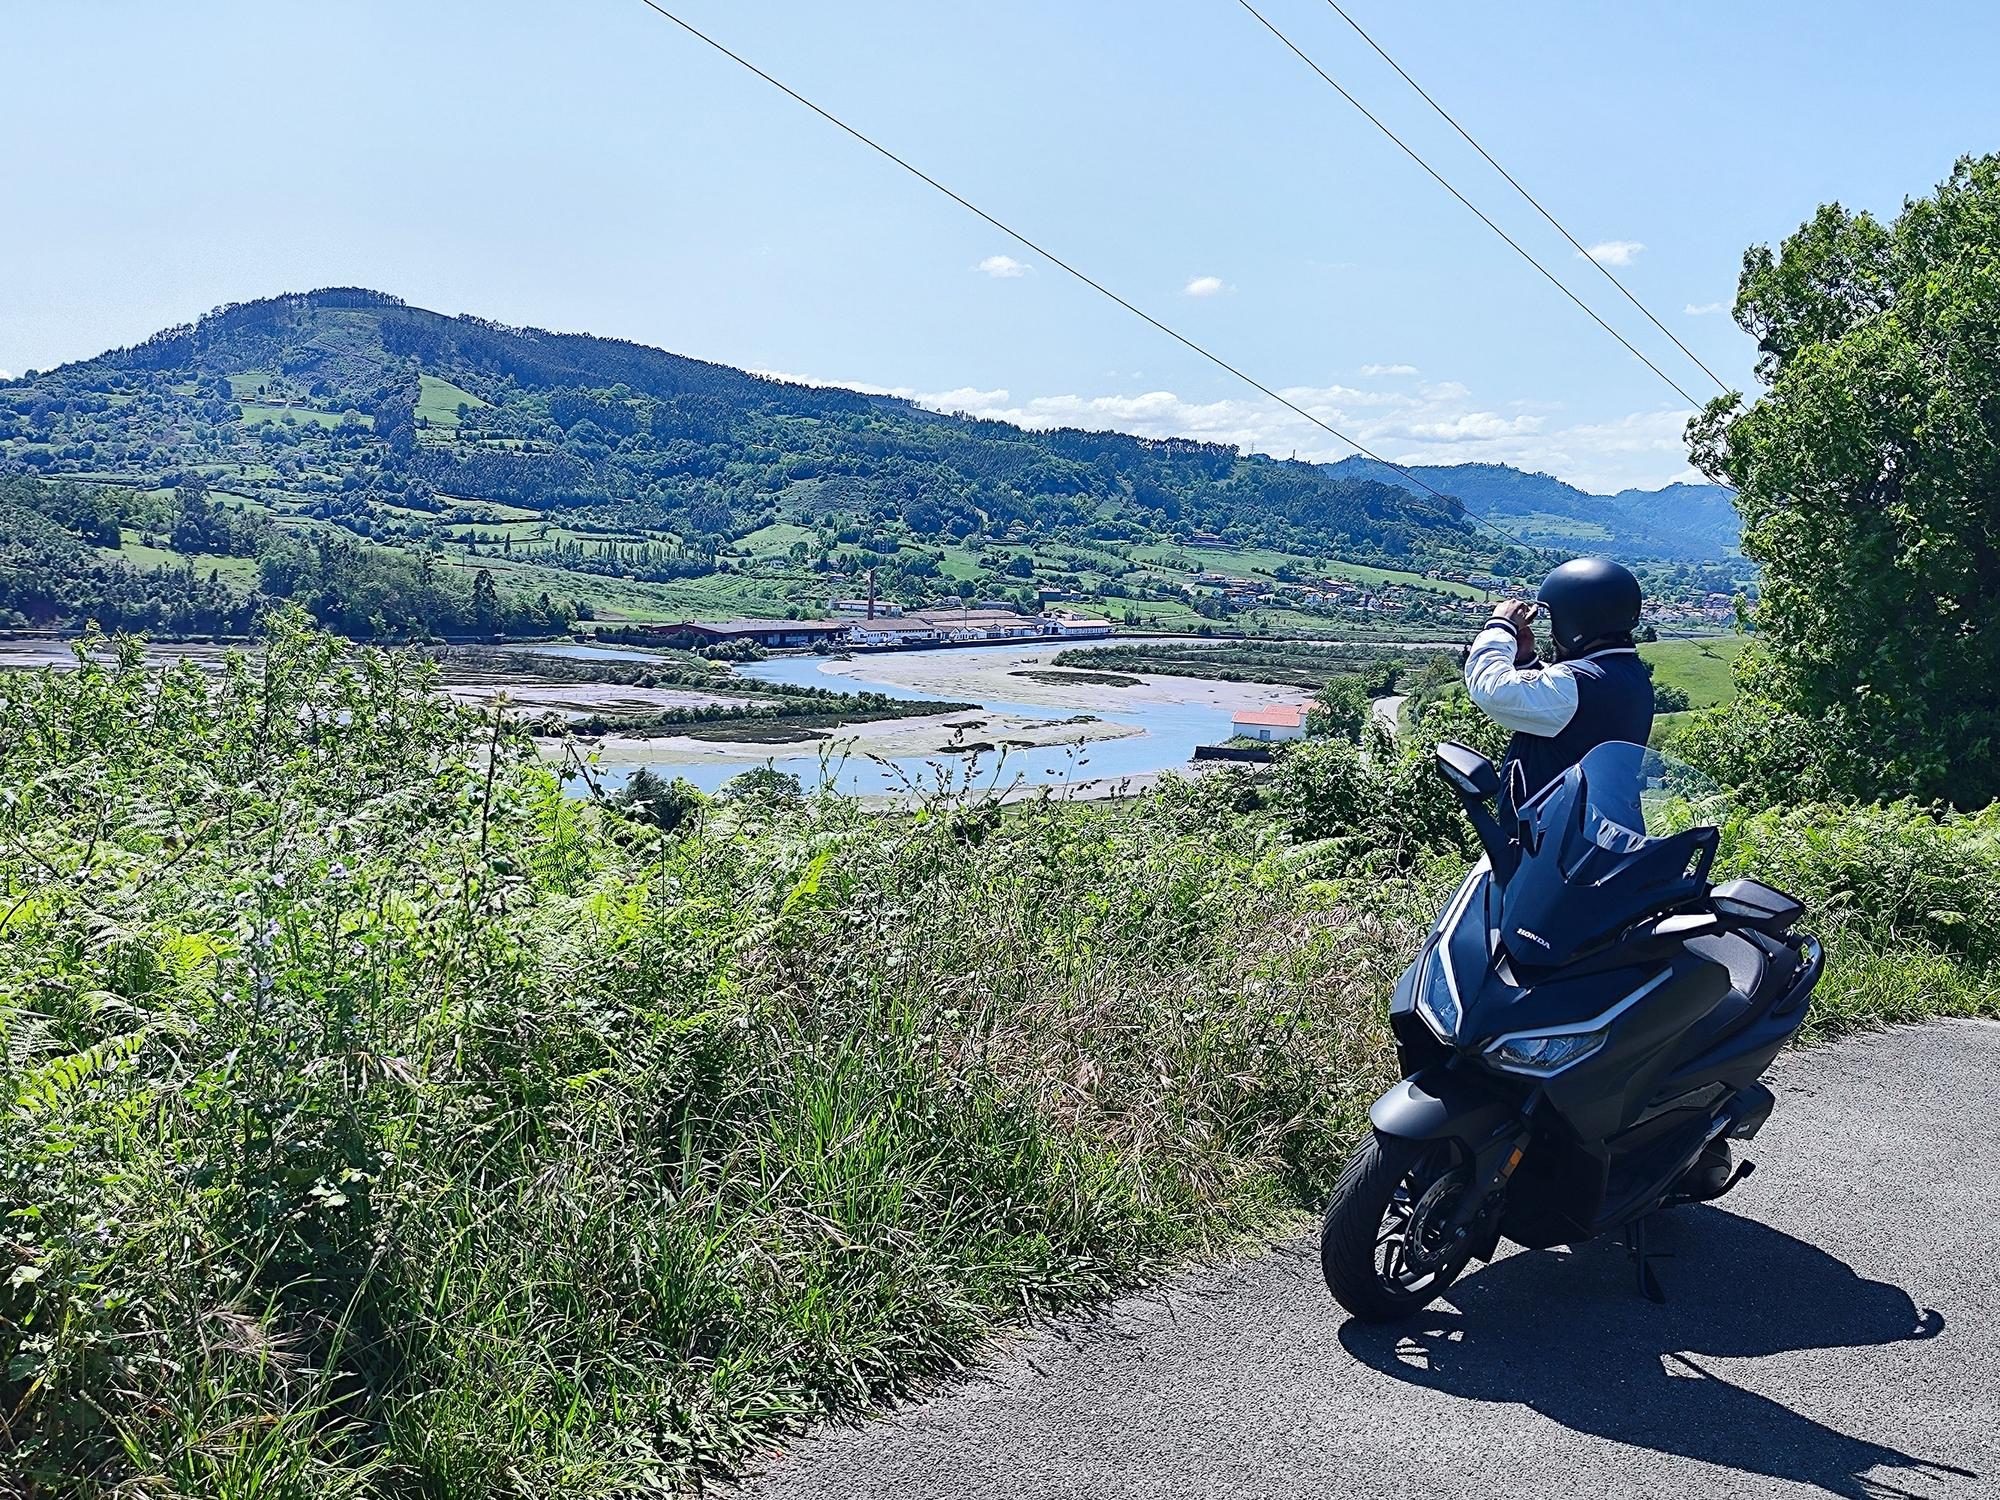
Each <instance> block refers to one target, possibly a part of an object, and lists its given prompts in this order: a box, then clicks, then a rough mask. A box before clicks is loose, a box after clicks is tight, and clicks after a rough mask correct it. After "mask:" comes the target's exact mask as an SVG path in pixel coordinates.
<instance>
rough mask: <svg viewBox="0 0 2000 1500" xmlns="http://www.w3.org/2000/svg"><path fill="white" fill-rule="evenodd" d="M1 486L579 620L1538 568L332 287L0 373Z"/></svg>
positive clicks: (1191, 608) (618, 348)
mask: <svg viewBox="0 0 2000 1500" xmlns="http://www.w3.org/2000/svg"><path fill="white" fill-rule="evenodd" d="M7 474H12V475H15V476H28V477H33V478H38V479H45V480H73V481H78V482H84V483H102V484H111V485H116V486H119V487H121V488H122V489H124V490H126V491H128V492H130V493H132V494H133V495H134V496H135V497H138V496H150V497H151V500H150V501H142V500H140V499H138V498H135V499H134V500H133V501H132V503H131V505H130V506H129V507H127V513H126V514H123V515H121V516H120V517H118V518H117V519H118V520H119V523H120V525H122V526H123V527H125V528H126V529H127V530H128V531H136V532H139V533H140V536H139V537H138V538H137V539H138V540H140V541H142V542H144V543H146V544H147V545H149V546H161V545H165V544H166V535H165V534H166V532H168V531H170V530H171V529H172V526H173V524H174V521H175V516H174V514H173V513H172V507H171V506H170V505H169V504H167V503H166V499H167V497H170V496H171V494H172V492H173V491H175V490H176V489H177V488H180V487H183V486H186V485H189V484H194V485H196V486H198V487H199V488H203V489H205V490H206V491H207V492H209V493H210V494H211V495H213V496H215V497H217V503H219V504H221V505H223V506H225V507H232V508H234V509H236V510H239V511H242V512H244V513H245V514H246V515H248V514H250V513H253V512H256V513H261V514H262V516H263V518H264V519H265V520H267V521H268V522H270V523H271V526H272V528H273V529H272V531H271V533H270V537H271V538H272V539H274V540H275V541H284V540H285V539H290V541H291V542H292V543H293V544H312V545H321V544H325V543H327V542H329V540H330V541H331V542H333V543H338V544H340V545H342V546H347V547H349V548H350V550H351V549H352V548H354V547H357V546H358V547H359V548H361V549H362V555H364V556H365V554H366V551H367V549H368V548H371V547H373V548H387V549H391V550H395V551H400V552H402V553H404V554H405V555H408V554H410V553H412V552H422V553H426V554H428V555H431V556H432V557H433V558H434V560H435V561H436V562H437V563H439V564H441V565H443V566H445V567H446V568H448V569H449V568H455V569H458V570H460V571H461V572H463V571H465V570H473V571H482V572H488V573H491V574H492V575H493V577H494V579H495V580H496V581H497V583H498V585H499V587H500V589H501V591H502V593H503V594H504V595H505V596H506V597H508V598H517V597H518V598H537V597H539V596H543V595H547V596H549V597H550V607H551V609H552V610H553V611H554V612H555V613H558V614H562V613H565V612H572V613H573V612H575V610H577V609H582V610H583V611H584V612H587V613H595V614H598V615H600V616H605V617H616V616H623V617H631V618H646V617H659V616H663V615H673V614H685V613H689V612H694V613H724V614H727V613H740V612H744V611H746V610H747V611H751V612H757V613H772V612H776V613H784V612H786V611H788V610H789V611H801V610H803V611H805V612H817V611H818V610H821V609H823V608H824V606H825V600H826V597H827V595H828V592H829V588H830V587H832V588H835V589H838V588H843V587H846V586H848V585H849V584H850V583H851V582H852V581H853V575H857V574H858V573H859V572H860V571H861V570H863V569H865V568H868V567H874V568H875V569H876V570H877V572H878V575H879V581H880V583H881V585H882V587H883V588H884V590H885V592H888V593H892V594H893V595H894V596H897V597H901V598H904V599H906V600H908V601H910V602H923V601H924V600H926V599H929V598H935V597H943V596H944V595H946V594H951V595H956V594H957V593H959V592H961V591H968V590H969V591H970V592H974V593H977V594H979V595H981V596H982V597H984V596H987V595H996V594H1006V595H1017V596H1019V597H1020V598H1021V599H1022V600H1023V601H1032V599H1033V598H1034V597H1035V592H1034V591H1035V590H1037V589H1043V588H1058V589H1062V590H1065V591H1066V592H1069V593H1070V594H1072V595H1073V596H1074V597H1077V598H1079V599H1083V600H1086V601H1090V602H1094V603H1095V604H1096V605H1097V606H1098V607H1100V608H1104V609H1106V610H1123V611H1126V612H1127V614H1128V617H1129V616H1136V617H1138V618H1140V619H1145V620H1149V621H1154V622H1157V623H1180V624H1187V623H1193V622H1196V621H1198V620H1199V618H1200V617H1201V615H1202V614H1203V613H1204V612H1212V611H1206V610H1205V608H1204V607H1203V606H1202V602H1201V601H1200V600H1198V599H1195V598H1194V596H1193V594H1192V591H1191V590H1190V589H1189V587H1188V585H1187V583H1186V577H1187V575H1188V574H1189V573H1190V572H1191V571H1196V570H1195V569H1192V568H1190V566H1189V565H1188V563H1187V561H1186V560H1185V558H1174V559H1163V558H1162V557H1160V556H1159V555H1158V554H1157V553H1155V554H1153V555H1146V556H1142V555H1139V549H1140V548H1141V547H1157V546H1158V544H1160V543H1162V542H1175V541H1181V542H1187V543H1190V544H1195V545H1206V546H1215V547H1227V548H1233V549H1236V550H1239V551H1241V550H1246V549H1247V550H1262V551H1264V552H1268V553H1271V554H1274V555H1281V556H1282V557H1284V558H1286V559H1290V560H1293V561H1295V562H1296V563H1298V564H1299V565H1300V567H1301V569H1302V570H1305V571H1311V569H1312V566H1313V565H1314V564H1315V563H1317V564H1319V565H1320V566H1321V568H1322V569H1323V570H1327V571H1330V569H1327V568H1326V565H1328V564H1331V563H1333V562H1336V561H1338V562H1344V563H1346V564H1349V565H1362V566H1372V567H1378V568H1385V569H1391V570H1395V571H1397V572H1399V573H1401V574H1404V575H1413V574H1420V573H1421V572H1422V571H1424V570H1425V569H1427V568H1432V567H1451V568H1453V569H1454V570H1463V569H1467V568H1478V569H1489V570H1490V569H1494V568H1500V569H1503V570H1510V571H1511V570H1514V569H1520V570H1522V571H1530V570H1532V559H1530V558H1528V557H1527V555H1526V554H1524V553H1521V552H1520V551H1519V550H1518V549H1513V548H1509V547H1507V546H1505V544H1499V545H1496V543H1495V540H1494V538H1493V537H1492V536H1491V535H1490V534H1489V533H1486V532H1483V531H1481V530H1479V529H1477V528H1476V527H1475V526H1473V525H1472V524H1471V523H1469V522H1468V521H1467V520H1466V518H1465V517H1464V516H1463V515H1462V514H1460V513H1458V511H1457V510H1456V508H1455V507H1454V506H1452V505H1450V504H1447V503H1440V502H1439V501H1437V500H1436V499H1435V498H1434V497H1431V496H1428V495H1415V494H1412V493H1410V492H1409V491H1407V490H1405V489H1402V488H1400V487H1398V486H1396V485H1391V484H1384V483H1381V482H1379V481H1378V480H1376V479H1373V478H1369V477H1357V476H1352V475H1348V474H1344V473H1342V472H1341V471H1339V470H1337V469H1334V468H1329V467H1326V466H1321V465H1314V464H1306V463H1294V462H1282V461H1278V460H1274V459H1269V458H1264V457H1258V456H1250V455H1244V454H1240V453H1238V452H1237V451H1236V450H1235V449H1234V448H1231V447H1227V446H1221V445H1217V444H1212V443H1200V442H1194V441H1189V440H1182V439H1164V440H1155V439H1145V438H1137V437H1130V436H1126V435H1122V434H1117V433H1094V432H1082V431H1073V430H1060V431H1049V432H1031V431H1026V430H1023V429H1021V428H1017V427H1013V426H1009V425H1007V424H1005V423H1001V422H989V421H980V420H975V419H972V418H968V417H964V416H955V415H947V414H942V413H938V412H933V411H929V410H926V409H924V408H922V407H919V406H917V405H915V404H913V403H911V402H908V401H903V400H898V399H895V398H892V397H885V396H871V395H863V394H860V393H857V392H852V391H847V390H840V389H829V388H822V387H813V386H803V385H797V384H791V383H787V382H783V381H777V380H771V379H766V378H763V377H760V376H756V375H751V374H748V373H746V372H744V371H741V370H736V369H731V368H729V367H728V366H724V365H717V364H710V363H706V362H704V361H701V360H696V359H689V358H686V357H683V356H681V355H676V354H671V353H668V352H666V351H663V350H659V349H653V348H648V347H646V346H644V345H640V344H635V343H629V342H625V341H622V340H617V339H608V338H596V337H588V336H583V335H577V334H560V333H551V332H547V331H544V330H541V329H533V328H510V327H504V326H502V325H500V324H497V323H493V322H489V321H487V320H485V319H481V318H474V317H446V316H444V315H442V314H439V313H434V312H429V311H426V310H424V309H422V308H417V307H411V306H408V305H406V304H404V303H403V302H401V301H399V300H398V299H396V298H394V297H390V296H386V295H384V294H382V293H379V292H372V291H366V290H361V289H354V288H346V289H327V290H322V291H317V292H311V293H307V294H304V295H295V296H283V297H275V298H270V299H267V300H264V301H258V302H248V303H241V304H236V305H232V306H229V307H224V308H221V309H218V310H217V311H215V312H213V313H210V314H209V315H208V316H206V317H204V318H202V319H201V320H200V321H199V322H196V323H193V324H190V325H185V326H182V327H176V328H170V329H166V330H164V331H163V332H161V333H158V334H155V335H154V336H153V337H151V338H149V339H147V340H146V341H145V342H143V343H141V344H138V345H135V346H133V347H131V348H126V349H117V350H112V351H110V352H108V353H106V354H103V355H100V356H98V357H96V358H94V359H89V360H84V361H81V362H78V363H74V364H69V365H65V366H62V367H61V368H58V369H55V370H51V371H45V372H40V373H35V372H30V373H29V374H28V375H27V376H26V377H24V378H22V379H20V380H16V381H11V382H7V383H4V384H0V476H3V475H7ZM787 539H788V540H787ZM113 545H116V543H115V541H114V543H113ZM1221 608H1222V606H1220V605H1217V606H1215V610H1217V611H1219V610H1221ZM1175 611H1178V612H1179V618H1176V617H1175V616H1174V612H1175ZM398 618H401V617H400V616H397V615H395V613H394V610H393V609H392V610H391V615H390V616H389V617H388V620H389V625H390V626H391V628H394V626H395V622H396V620H397V619H398Z"/></svg>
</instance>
